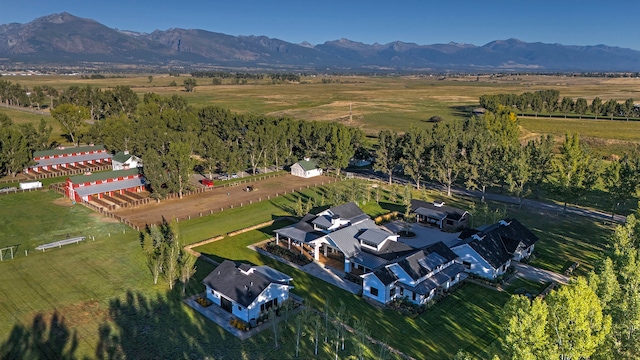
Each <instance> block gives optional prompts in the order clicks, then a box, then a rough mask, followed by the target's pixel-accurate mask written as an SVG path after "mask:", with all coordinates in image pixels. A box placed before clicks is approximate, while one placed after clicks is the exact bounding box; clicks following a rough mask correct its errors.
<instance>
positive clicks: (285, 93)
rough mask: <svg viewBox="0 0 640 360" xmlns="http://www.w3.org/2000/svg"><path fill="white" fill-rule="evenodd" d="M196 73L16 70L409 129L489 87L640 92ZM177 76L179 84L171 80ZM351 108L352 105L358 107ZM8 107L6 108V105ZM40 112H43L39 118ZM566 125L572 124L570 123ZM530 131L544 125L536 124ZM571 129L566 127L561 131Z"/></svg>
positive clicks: (61, 82)
mask: <svg viewBox="0 0 640 360" xmlns="http://www.w3.org/2000/svg"><path fill="white" fill-rule="evenodd" d="M187 78H189V76H180V77H169V76H167V75H158V74H156V75H154V78H153V81H152V82H151V83H149V81H148V78H147V76H146V75H145V76H126V77H113V78H109V77H107V78H105V79H93V80H90V79H80V78H79V77H72V76H36V77H13V78H11V79H9V80H10V81H13V82H18V83H20V84H22V85H25V86H27V87H32V86H35V85H43V84H46V85H50V86H54V87H56V88H57V89H59V90H63V89H65V88H67V87H69V86H72V85H78V86H84V85H91V86H93V87H98V88H109V87H114V86H116V85H129V86H131V87H132V88H133V90H134V91H135V92H137V93H138V94H139V95H142V94H144V93H148V92H154V93H158V94H160V95H174V94H175V95H180V96H183V97H185V98H186V99H187V100H188V101H189V103H191V104H192V105H194V106H196V107H201V106H205V105H217V106H221V107H223V108H227V109H230V110H231V111H234V112H240V113H252V114H268V115H273V116H289V117H293V118H296V119H305V120H318V121H340V122H342V123H345V124H347V125H352V126H358V127H362V128H363V129H365V130H366V131H367V132H369V133H375V132H377V131H378V130H380V129H383V128H391V129H393V130H397V131H405V130H406V129H408V128H409V127H410V126H412V125H415V126H421V127H428V126H431V124H430V123H427V122H426V120H428V119H429V118H430V117H431V116H434V115H439V116H442V117H443V118H444V119H445V120H446V119H462V118H464V117H466V116H468V115H469V114H470V110H471V109H473V107H474V106H477V104H478V98H479V96H480V95H483V94H496V93H509V92H513V93H522V92H525V91H536V90H542V89H557V90H559V91H560V96H561V97H562V96H570V97H574V98H577V97H584V98H586V99H587V100H588V101H590V100H591V99H593V98H594V97H596V96H598V97H600V98H602V99H603V100H605V101H606V100H608V99H612V98H613V99H616V100H624V99H627V98H629V97H631V98H636V99H639V98H640V91H638V90H637V89H638V88H640V87H639V85H640V79H635V78H620V79H608V78H586V77H567V76H544V75H517V76H488V75H487V76H480V77H476V76H469V77H450V78H443V79H437V78H436V77H431V76H404V77H364V76H327V77H326V78H328V79H330V80H332V82H331V83H323V82H322V78H323V77H322V76H317V77H302V79H301V82H300V83H298V84H293V83H284V84H271V83H270V82H269V81H268V80H258V81H249V82H248V83H247V84H246V85H231V84H225V83H223V85H212V84H211V79H196V80H197V82H198V84H199V85H198V86H196V89H195V92H192V93H188V92H185V91H184V87H183V86H182V83H183V81H184V80H185V79H187ZM173 81H175V82H176V84H177V85H176V86H168V85H169V84H170V83H171V82H173ZM350 108H351V113H350ZM0 111H6V110H3V109H2V108H1V107H0ZM11 115H12V116H14V117H16V119H18V118H22V117H25V118H33V116H32V114H28V113H26V114H24V115H20V114H15V113H12V114H11ZM38 120H39V118H38ZM566 130H571V129H570V128H567V129H566ZM530 131H536V128H534V129H533V130H530ZM561 132H564V131H561Z"/></svg>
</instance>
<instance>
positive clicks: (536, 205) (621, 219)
mask: <svg viewBox="0 0 640 360" xmlns="http://www.w3.org/2000/svg"><path fill="white" fill-rule="evenodd" d="M349 172H352V173H354V174H357V176H358V177H362V178H366V179H372V180H380V181H382V182H388V181H389V177H388V176H387V175H385V174H383V173H380V172H375V171H372V170H352V169H350V170H349ZM393 182H394V183H396V184H401V185H405V184H407V183H411V184H412V185H413V184H415V183H414V182H413V181H412V180H407V179H403V178H396V177H394V178H393ZM421 185H422V186H424V187H426V188H428V189H432V190H436V191H442V192H445V191H446V190H445V188H444V187H443V186H440V185H437V184H433V183H426V182H423V183H421ZM451 192H452V193H454V194H456V195H462V196H468V197H475V198H482V192H481V191H476V190H467V189H462V188H458V187H453V188H451ZM484 198H485V199H487V200H491V201H497V202H501V203H505V204H513V205H519V204H520V201H519V200H518V198H516V197H513V196H508V195H499V194H492V193H485V194H484ZM522 207H524V208H529V209H538V210H540V211H545V212H549V213H554V212H555V213H558V214H559V213H562V212H564V206H562V205H557V204H552V203H547V202H542V201H538V200H532V199H523V200H522ZM567 213H568V214H573V215H578V216H583V217H588V218H591V219H595V220H600V221H611V220H612V219H611V214H608V213H605V212H602V211H598V210H590V209H582V208H578V207H574V206H567ZM626 219H627V218H626V216H623V215H616V216H615V217H614V218H613V221H614V222H616V223H619V224H624V223H625V221H626Z"/></svg>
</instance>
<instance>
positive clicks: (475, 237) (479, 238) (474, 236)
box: [471, 234, 484, 241]
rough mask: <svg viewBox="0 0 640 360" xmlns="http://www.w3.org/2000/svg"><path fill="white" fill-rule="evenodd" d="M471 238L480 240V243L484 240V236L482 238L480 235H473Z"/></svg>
mask: <svg viewBox="0 0 640 360" xmlns="http://www.w3.org/2000/svg"><path fill="white" fill-rule="evenodd" d="M471 237H472V238H474V239H476V240H478V241H482V239H483V238H484V236H483V237H480V236H479V235H478V234H473V235H471Z"/></svg>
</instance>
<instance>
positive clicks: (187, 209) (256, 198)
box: [85, 174, 339, 229]
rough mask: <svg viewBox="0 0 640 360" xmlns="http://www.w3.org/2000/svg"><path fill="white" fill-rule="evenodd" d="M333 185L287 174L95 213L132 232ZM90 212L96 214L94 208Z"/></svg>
mask: <svg viewBox="0 0 640 360" xmlns="http://www.w3.org/2000/svg"><path fill="white" fill-rule="evenodd" d="M336 181H339V179H337V178H332V177H328V176H319V177H314V178H309V179H304V178H300V177H296V176H292V175H288V174H284V175H276V176H274V175H266V176H264V177H259V178H258V179H257V180H254V179H250V180H247V181H245V180H238V181H235V182H233V183H230V184H229V185H226V184H225V185H226V186H219V187H214V188H203V189H198V190H196V191H193V192H190V193H189V194H185V195H184V196H183V198H182V199H178V196H177V195H176V194H171V195H169V196H168V197H167V198H166V199H163V200H161V201H160V202H155V201H153V200H151V201H149V202H148V203H146V204H141V205H140V206H138V207H136V208H120V209H117V210H115V211H106V210H107V209H104V210H102V211H100V210H98V211H100V212H102V213H103V214H105V215H106V216H109V217H112V218H115V219H118V220H119V221H120V222H122V223H125V224H127V225H129V226H131V227H132V228H134V229H140V228H144V226H145V225H146V224H156V223H160V222H162V220H163V218H164V219H176V220H177V221H184V220H189V219H194V218H199V217H203V216H207V215H211V214H213V213H216V212H220V211H225V210H228V209H233V208H238V207H243V206H247V205H251V204H254V203H258V202H262V201H269V200H271V199H274V198H276V197H278V196H282V195H287V194H291V193H293V192H296V191H302V190H304V189H308V188H310V187H313V186H321V185H326V184H329V183H335V182H336ZM248 185H251V186H253V187H254V191H252V192H247V191H244V189H245V188H246V186H248ZM85 205H87V204H85ZM90 207H91V206H90ZM91 208H92V209H94V210H96V208H97V207H91Z"/></svg>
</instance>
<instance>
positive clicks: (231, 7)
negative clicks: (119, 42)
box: [0, 0, 640, 50]
mask: <svg viewBox="0 0 640 360" xmlns="http://www.w3.org/2000/svg"><path fill="white" fill-rule="evenodd" d="M7 1H8V0H7ZM639 10H640V1H637V0H611V1H606V2H605V1H593V0H555V1H549V0H528V1H527V0H461V1H456V0H439V1H430V0H410V1H409V0H407V1H402V0H395V1H394V0H388V1H378V0H371V1H360V0H357V1H350V0H342V1H339V0H321V1H304V0H296V1H293V0H271V1H270V0H250V1H245V0H225V1H219V0H199V1H193V0H178V1H175V0H174V1H168V0H156V1H140V0H128V1H122V0H107V1H102V0H100V1H98V0H23V1H12V3H10V4H4V5H3V6H2V7H1V9H0V24H6V23H10V22H18V23H26V22H29V21H31V20H33V19H35V18H37V17H40V16H44V15H49V14H51V13H59V12H64V11H66V12H69V13H71V14H73V15H76V16H80V17H85V18H91V19H94V20H97V21H99V22H101V23H103V24H105V25H107V26H109V27H114V28H119V29H124V30H135V31H141V32H151V31H153V30H156V29H159V30H166V29H168V28H171V27H179V28H197V29H204V30H208V31H214V32H221V33H225V34H229V35H265V36H268V37H272V38H278V39H281V40H285V41H289V42H293V43H300V42H302V41H308V42H310V43H312V44H318V43H323V42H325V41H328V40H336V39H340V38H347V39H350V40H354V41H360V42H364V43H367V44H372V43H374V42H378V43H383V44H384V43H389V42H391V41H395V40H400V41H405V42H414V43H418V44H433V43H448V42H450V41H453V42H460V43H470V44H475V45H484V44H486V43H487V42H489V41H492V40H503V39H508V38H517V39H520V40H523V41H526V42H535V41H540V42H545V43H561V44H565V45H596V44H606V45H611V46H620V47H627V48H632V49H636V50H640V21H637V19H635V18H637V16H638V13H639Z"/></svg>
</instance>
